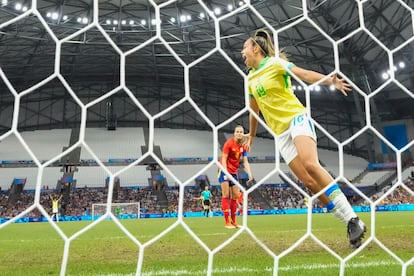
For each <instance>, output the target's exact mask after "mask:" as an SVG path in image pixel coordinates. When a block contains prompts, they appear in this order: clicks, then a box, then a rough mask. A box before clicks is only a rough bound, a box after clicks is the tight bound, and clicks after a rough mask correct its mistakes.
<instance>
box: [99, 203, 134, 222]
mask: <svg viewBox="0 0 414 276" xmlns="http://www.w3.org/2000/svg"><path fill="white" fill-rule="evenodd" d="M106 210H107V204H106V203H94V204H92V220H95V219H98V218H99V217H101V216H103V215H105V213H106ZM111 213H113V214H114V215H115V216H116V217H117V218H119V219H139V218H140V214H141V209H140V204H139V202H129V203H112V204H111Z"/></svg>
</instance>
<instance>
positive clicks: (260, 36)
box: [253, 29, 275, 57]
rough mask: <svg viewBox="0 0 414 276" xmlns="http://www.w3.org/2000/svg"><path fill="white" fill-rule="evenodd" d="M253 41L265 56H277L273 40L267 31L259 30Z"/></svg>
mask: <svg viewBox="0 0 414 276" xmlns="http://www.w3.org/2000/svg"><path fill="white" fill-rule="evenodd" d="M253 41H254V42H255V43H256V44H257V45H258V46H259V47H260V50H262V53H263V55H264V56H270V57H273V56H274V55H275V47H274V46H273V42H272V38H271V37H270V34H269V33H268V32H267V31H266V30H264V29H259V30H257V31H256V33H255V34H254V37H253Z"/></svg>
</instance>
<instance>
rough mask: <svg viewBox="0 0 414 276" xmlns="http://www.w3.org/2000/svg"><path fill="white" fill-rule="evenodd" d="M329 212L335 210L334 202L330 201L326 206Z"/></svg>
mask: <svg viewBox="0 0 414 276" xmlns="http://www.w3.org/2000/svg"><path fill="white" fill-rule="evenodd" d="M325 207H326V209H327V210H328V212H330V211H331V210H332V209H333V208H335V204H334V203H333V202H332V201H329V203H328V204H326V205H325Z"/></svg>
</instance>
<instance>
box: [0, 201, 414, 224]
mask: <svg viewBox="0 0 414 276" xmlns="http://www.w3.org/2000/svg"><path fill="white" fill-rule="evenodd" d="M353 209H354V211H355V212H357V213H361V212H365V213H366V212H371V206H354V207H353ZM375 211H376V212H399V211H414V204H400V205H379V206H376V208H375ZM307 212H308V209H307V208H300V209H285V210H248V211H247V213H248V215H250V216H257V215H259V216H260V215H285V214H289V215H292V214H307ZM326 212H327V211H326V208H313V209H312V213H326ZM177 216H178V214H177V213H164V214H162V213H151V214H149V213H142V214H140V218H141V219H146V218H176V217H177ZM183 216H184V217H203V216H204V214H203V212H184V214H183ZM213 216H223V212H221V211H220V212H213ZM98 218H99V217H97V216H95V217H94V218H93V219H95V220H96V219H98ZM136 218H137V214H122V215H120V216H119V219H121V220H122V219H136ZM8 220H9V218H0V224H2V223H4V222H6V221H8ZM88 220H92V216H90V215H88V216H60V217H59V221H88ZM15 222H16V223H24V222H47V219H46V218H45V217H43V216H42V217H24V218H20V219H18V220H16V221H15Z"/></svg>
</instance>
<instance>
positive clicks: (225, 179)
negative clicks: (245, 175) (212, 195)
mask: <svg viewBox="0 0 414 276" xmlns="http://www.w3.org/2000/svg"><path fill="white" fill-rule="evenodd" d="M231 176H233V178H234V179H236V180H239V179H238V177H237V174H231ZM228 178H229V177H228V176H227V175H226V174H225V173H224V172H223V171H222V170H220V171H219V175H218V181H219V183H223V182H229V187H232V186H234V185H236V184H235V183H233V181H231V179H228Z"/></svg>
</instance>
